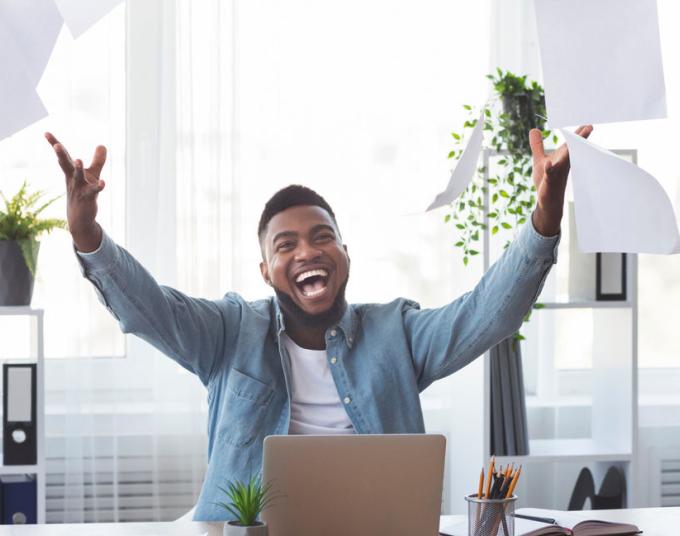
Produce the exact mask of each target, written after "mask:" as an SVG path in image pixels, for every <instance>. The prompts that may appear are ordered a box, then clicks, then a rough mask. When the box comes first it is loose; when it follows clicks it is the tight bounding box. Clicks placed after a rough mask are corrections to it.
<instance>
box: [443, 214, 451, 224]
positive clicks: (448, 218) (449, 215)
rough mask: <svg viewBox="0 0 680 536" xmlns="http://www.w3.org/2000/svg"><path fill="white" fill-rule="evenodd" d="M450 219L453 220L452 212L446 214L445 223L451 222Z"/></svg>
mask: <svg viewBox="0 0 680 536" xmlns="http://www.w3.org/2000/svg"><path fill="white" fill-rule="evenodd" d="M449 221H451V214H447V215H446V216H444V223H449Z"/></svg>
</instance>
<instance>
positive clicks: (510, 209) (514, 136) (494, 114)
mask: <svg viewBox="0 0 680 536" xmlns="http://www.w3.org/2000/svg"><path fill="white" fill-rule="evenodd" d="M487 78H489V79H490V80H491V82H492V84H493V88H494V96H493V98H492V99H491V100H490V101H489V102H488V103H487V104H486V105H484V107H482V109H481V110H480V109H475V108H473V107H472V106H470V105H467V104H465V105H463V108H464V109H465V110H466V112H467V119H466V120H465V122H464V123H463V128H462V131H461V132H455V133H451V137H452V138H453V140H454V145H455V146H454V149H453V150H451V151H450V152H449V158H453V159H456V160H458V159H460V157H461V155H462V154H463V143H464V138H465V135H464V133H465V132H466V131H468V130H471V129H473V128H474V127H475V126H476V125H477V121H478V120H479V118H480V116H481V118H482V120H483V121H484V125H483V127H482V128H483V132H484V142H483V148H485V149H488V150H492V151H495V153H496V154H495V156H493V157H491V158H490V160H489V173H488V178H487V180H486V181H485V172H486V168H485V167H483V166H481V167H479V168H478V169H477V174H476V175H475V177H474V179H473V180H472V181H471V182H470V184H469V185H468V188H467V189H466V190H465V191H464V192H463V193H462V194H461V195H460V196H459V197H458V199H456V200H455V201H454V202H453V203H452V204H451V211H450V213H448V214H446V216H445V218H444V220H445V222H451V223H453V224H454V225H455V226H456V229H457V230H458V233H459V237H458V238H457V239H456V240H455V242H454V246H455V247H456V248H459V249H460V250H461V252H462V256H463V264H465V265H466V266H467V264H468V262H469V259H470V257H471V256H473V255H476V254H477V252H478V251H479V249H480V248H479V245H478V244H476V243H475V242H479V241H480V230H485V229H486V228H487V227H490V228H491V229H490V232H491V235H492V236H493V235H496V234H497V233H499V232H501V234H502V231H510V230H512V229H516V228H518V227H520V226H521V225H523V224H525V223H526V222H527V219H528V218H529V217H530V216H531V212H532V210H533V207H534V204H535V203H536V187H535V186H534V183H533V178H532V171H533V170H532V159H531V150H530V148H529V131H530V130H531V129H532V128H539V129H541V130H543V129H544V127H545V114H546V111H545V98H544V92H543V88H542V87H541V86H540V85H539V84H538V83H537V82H535V81H532V82H528V81H527V77H526V76H517V75H515V74H513V73H511V72H509V71H502V70H501V69H496V74H495V75H491V74H490V75H487ZM550 135H551V133H550V131H543V136H544V138H548V137H549V136H550ZM552 141H553V143H556V142H557V138H556V136H553V137H552ZM509 244H510V240H507V241H506V242H505V246H504V247H506V248H507V247H508V245H509Z"/></svg>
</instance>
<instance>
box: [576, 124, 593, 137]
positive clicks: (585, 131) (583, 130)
mask: <svg viewBox="0 0 680 536" xmlns="http://www.w3.org/2000/svg"><path fill="white" fill-rule="evenodd" d="M592 131H593V125H581V126H580V127H578V128H577V129H576V131H575V132H574V133H575V134H577V135H579V136H581V137H582V138H587V137H588V136H590V133H591V132H592Z"/></svg>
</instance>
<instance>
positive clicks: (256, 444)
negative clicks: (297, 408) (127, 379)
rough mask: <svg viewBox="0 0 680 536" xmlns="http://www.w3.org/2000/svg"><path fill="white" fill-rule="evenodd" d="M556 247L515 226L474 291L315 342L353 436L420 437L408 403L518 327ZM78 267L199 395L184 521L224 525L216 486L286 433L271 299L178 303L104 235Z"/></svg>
mask: <svg viewBox="0 0 680 536" xmlns="http://www.w3.org/2000/svg"><path fill="white" fill-rule="evenodd" d="M558 242H559V237H551V238H546V237H543V236H541V235H540V234H538V233H537V232H536V231H535V229H534V228H533V227H532V225H531V224H527V225H525V226H524V227H523V229H522V230H521V231H520V233H519V235H518V236H517V238H516V239H515V240H514V241H513V243H512V244H511V245H510V247H509V248H508V249H507V250H506V251H505V252H504V254H503V255H502V256H501V258H500V259H499V260H498V261H497V262H496V263H495V264H494V265H493V266H492V267H491V268H490V269H489V270H488V271H487V272H486V274H485V275H484V276H483V277H482V279H481V280H480V282H479V283H478V284H477V286H476V287H475V288H474V290H472V291H471V292H469V293H467V294H465V295H463V296H461V297H460V298H458V299H456V300H455V301H453V302H451V303H449V304H448V305H445V306H444V307H440V308H436V309H420V307H419V305H418V304H417V303H415V302H413V301H411V300H407V299H403V298H399V299H396V300H394V301H392V302H390V303H385V304H351V305H348V306H347V308H346V309H345V312H344V314H343V316H342V318H341V319H340V321H339V322H338V323H337V325H334V326H332V327H330V328H328V329H327V330H326V334H325V338H326V349H327V353H328V362H329V367H330V370H331V373H332V376H333V380H334V381H335V385H336V387H337V389H338V394H339V395H340V399H341V400H342V401H343V403H344V405H345V409H346V410H347V414H348V415H349V418H350V419H351V421H352V424H353V425H354V428H355V430H356V432H357V433H359V434H389V433H421V432H424V431H425V427H424V422H423V414H422V410H421V406H420V398H419V393H420V392H421V391H422V390H423V389H425V388H426V387H427V386H428V385H430V384H431V383H432V382H434V381H436V380H438V379H440V378H443V377H445V376H447V375H449V374H452V373H454V372H456V371H457V370H459V369H461V368H462V367H464V366H465V365H467V364H468V363H470V362H471V361H473V360H474V359H475V358H477V357H478V356H480V355H481V354H483V353H484V352H485V351H486V350H487V349H489V348H490V347H491V346H493V345H494V344H496V343H498V342H499V341H501V340H502V339H504V338H505V337H507V336H509V335H511V334H512V333H514V332H515V331H516V330H517V329H518V328H519V327H520V325H521V323H522V319H523V317H524V315H525V314H526V313H527V312H528V311H529V309H530V307H531V306H532V304H533V303H534V301H535V299H536V298H537V296H538V294H539V292H540V290H541V287H542V285H543V282H544V281H545V278H546V276H547V274H548V272H549V270H550V267H551V265H552V264H553V263H554V262H556V258H557V245H558ZM78 258H79V260H80V263H81V267H82V271H83V275H84V276H85V277H86V278H87V279H88V280H89V281H91V282H92V283H93V284H94V286H95V288H96V290H97V294H98V296H99V298H100V300H101V301H102V302H103V303H104V304H105V305H106V307H107V308H108V309H109V311H110V312H111V313H112V314H113V316H114V317H115V318H116V319H117V320H118V322H119V323H120V327H121V329H122V330H123V332H124V333H133V334H135V335H137V336H139V337H141V338H142V339H144V340H145V341H147V342H149V343H150V344H152V345H153V346H155V347H156V348H158V349H159V350H161V351H162V352H163V353H165V354H167V355H168V356H169V357H171V358H172V359H174V360H175V361H177V363H179V364H180V365H181V366H183V367H185V368H186V369H188V370H190V371H192V372H194V373H195V374H196V375H197V376H198V377H199V379H200V380H201V382H202V383H203V384H204V385H205V386H206V388H207V390H208V405H209V415H208V468H207V472H206V475H205V479H204V482H203V487H202V490H201V494H200V497H199V500H198V504H197V506H196V512H195V516H194V518H195V519H197V520H221V519H224V518H225V511H224V510H223V509H222V508H221V507H219V506H217V505H216V504H215V503H216V502H217V501H221V500H223V493H222V492H221V491H220V490H219V488H218V487H220V486H221V487H225V484H226V482H227V480H231V479H241V480H244V479H246V480H247V479H248V478H249V477H250V476H251V475H250V471H257V470H259V469H260V467H261V463H262V442H263V439H264V437H265V436H267V435H273V434H287V433H288V423H289V418H290V400H291V384H290V377H291V372H290V371H291V369H290V359H289V356H288V355H287V352H286V350H285V346H284V344H283V342H282V340H281V336H282V333H283V332H284V331H285V324H284V319H283V316H282V314H281V311H280V310H279V307H278V304H277V302H276V299H275V298H273V297H270V298H267V299H263V300H258V301H254V302H247V301H245V300H244V299H243V298H242V297H241V296H239V295H238V294H236V293H233V292H229V293H227V294H226V295H225V296H224V297H223V298H221V299H218V300H207V299H201V298H192V297H189V296H186V295H185V294H183V293H181V292H179V291H177V290H175V289H173V288H169V287H165V286H160V285H158V284H157V283H156V281H155V280H154V279H153V277H152V276H151V275H150V274H149V273H148V272H147V271H146V270H145V269H144V267H143V266H141V265H140V264H139V263H138V262H137V261H136V260H135V259H134V258H133V257H132V255H130V253H128V252H127V251H126V250H125V249H124V248H122V247H120V246H117V245H116V244H115V243H114V242H113V241H112V240H111V238H110V237H109V236H107V235H106V234H104V237H103V240H102V244H101V246H100V247H99V249H98V250H97V251H95V252H92V253H80V252H78Z"/></svg>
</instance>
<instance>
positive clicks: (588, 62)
mask: <svg viewBox="0 0 680 536" xmlns="http://www.w3.org/2000/svg"><path fill="white" fill-rule="evenodd" d="M534 2H535V8H536V23H537V28H538V38H539V45H540V52H541V63H542V66H543V78H544V85H545V100H546V107H547V112H548V125H549V128H557V127H565V126H576V125H583V124H587V123H609V122H616V121H633V120H639V119H656V118H661V117H666V91H665V86H664V77H663V66H662V61H661V44H660V39H659V21H658V15H657V8H656V0H569V1H568V2H567V1H564V0H534Z"/></svg>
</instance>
